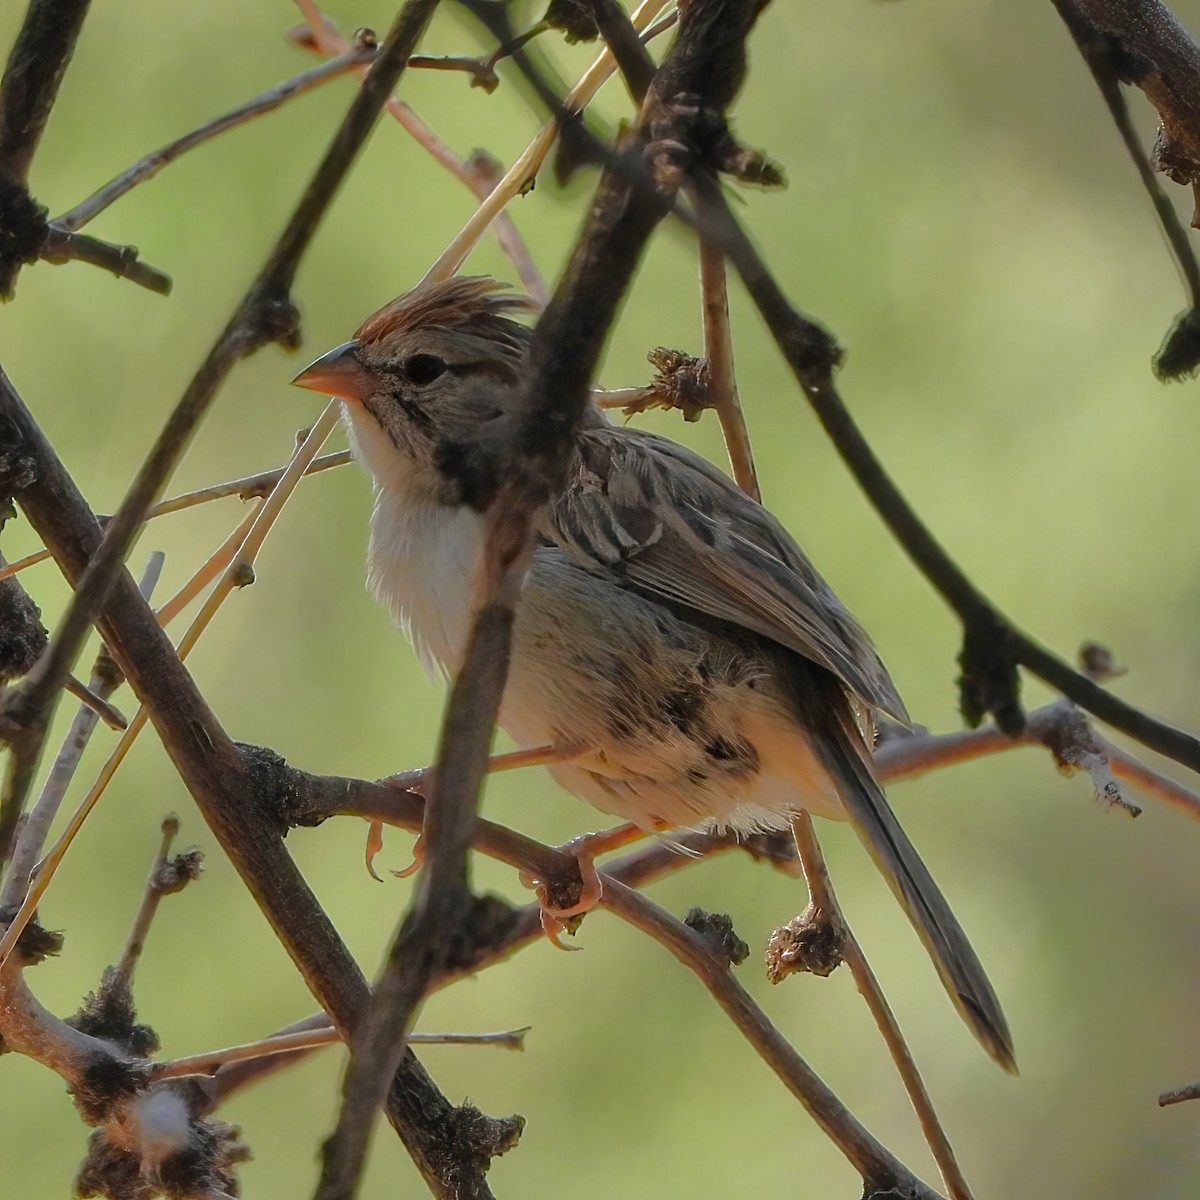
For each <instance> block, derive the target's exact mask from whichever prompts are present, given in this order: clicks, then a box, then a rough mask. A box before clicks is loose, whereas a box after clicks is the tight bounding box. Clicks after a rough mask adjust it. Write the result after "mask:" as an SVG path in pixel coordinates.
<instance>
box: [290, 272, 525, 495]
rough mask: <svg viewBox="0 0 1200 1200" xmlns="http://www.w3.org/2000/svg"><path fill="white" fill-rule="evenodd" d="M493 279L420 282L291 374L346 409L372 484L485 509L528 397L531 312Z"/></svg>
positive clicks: (523, 303)
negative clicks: (503, 447)
mask: <svg viewBox="0 0 1200 1200" xmlns="http://www.w3.org/2000/svg"><path fill="white" fill-rule="evenodd" d="M504 286H505V285H504V284H501V283H499V282H497V281H496V280H495V279H491V278H489V277H486V276H470V277H460V278H455V279H449V280H445V281H443V282H440V283H422V284H419V285H418V286H417V287H415V288H413V289H412V291H410V292H406V293H405V294H404V295H403V296H400V297H398V298H397V299H395V300H393V301H392V302H391V303H390V304H387V305H385V306H384V307H383V308H381V309H380V310H379V311H378V312H377V313H375V314H374V315H373V316H371V317H368V318H367V320H366V321H364V322H363V323H362V325H360V326H359V328H358V330H357V331H356V332H355V334H354V337H353V338H352V339H351V340H350V341H348V342H343V343H342V344H341V345H340V346H335V347H334V348H333V349H332V350H330V351H329V352H328V353H327V354H323V355H322V356H321V357H320V358H318V359H317V360H316V361H315V362H313V363H310V364H309V365H308V366H307V367H305V368H304V370H303V371H301V372H300V374H299V375H297V376H296V378H295V379H293V380H292V382H293V383H294V384H296V385H297V386H299V387H305V388H311V389H312V390H313V391H317V392H322V393H324V394H325V395H327V396H337V397H338V398H339V399H341V400H342V401H343V402H344V409H345V413H346V417H347V422H348V425H349V428H350V434H351V439H352V441H353V443H354V446H355V452H356V454H357V456H358V457H359V459H360V460H361V461H362V462H363V464H364V465H365V466H366V467H367V469H368V470H369V471H370V472H371V474H372V475H373V476H374V477H375V480H376V483H377V485H378V486H379V487H380V488H382V489H384V490H385V491H395V492H399V493H402V494H404V495H405V496H406V497H409V498H411V499H413V500H420V501H424V502H432V503H439V504H454V505H457V504H463V503H466V504H472V505H474V504H476V502H477V500H479V501H480V503H482V498H483V495H484V493H485V492H487V491H489V490H490V486H491V483H492V481H489V480H486V479H483V478H480V477H479V476H480V473H481V471H484V470H485V467H484V466H483V464H484V463H487V462H490V461H491V460H492V457H493V456H491V455H489V454H480V453H478V452H477V451H478V450H479V449H480V448H481V447H482V445H483V444H484V443H486V442H494V441H496V440H498V439H500V438H503V436H505V433H506V430H505V427H506V426H508V425H509V424H511V420H512V418H513V416H514V414H515V413H516V412H517V411H518V409H519V407H520V402H521V395H522V389H523V386H524V383H525V379H526V376H527V363H528V353H529V343H530V337H531V333H530V330H529V329H528V328H527V327H526V326H524V325H521V324H519V323H518V322H517V321H514V320H513V319H512V317H511V316H510V315H509V314H510V313H513V312H516V311H520V310H526V311H528V310H530V309H532V308H534V307H535V305H534V303H533V301H531V300H530V299H529V298H528V297H526V296H514V295H504V294H503V292H502V289H503V288H504Z"/></svg>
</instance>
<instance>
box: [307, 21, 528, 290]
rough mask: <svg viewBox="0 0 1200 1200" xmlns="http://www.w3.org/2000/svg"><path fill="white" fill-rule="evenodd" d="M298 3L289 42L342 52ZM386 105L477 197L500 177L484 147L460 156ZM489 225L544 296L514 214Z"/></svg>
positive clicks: (392, 101) (338, 38)
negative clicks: (298, 20) (296, 25)
mask: <svg viewBox="0 0 1200 1200" xmlns="http://www.w3.org/2000/svg"><path fill="white" fill-rule="evenodd" d="M297 5H298V7H299V8H300V11H301V12H302V13H303V14H304V17H305V20H306V21H307V22H308V26H307V28H306V29H305V28H302V32H303V33H304V34H306V35H307V36H305V37H304V38H300V37H293V40H294V41H296V42H297V44H298V45H303V46H306V47H309V48H311V49H313V50H316V51H318V52H319V53H321V54H344V53H345V52H346V47H347V45H348V43H347V42H346V40H345V38H343V37H342V35H341V34H340V33H338V31H337V29H336V27H335V26H334V25H333V22H332V21H330V20H329V18H328V17H326V16H324V14H323V13H322V12H321V10H320V8H318V6H317V5H316V3H315V0H297ZM470 61H471V62H473V63H474V64H475V66H476V67H478V68H481V69H482V70H483V71H484V72H485V74H486V75H487V77H489V78H490V79H491V80H494V79H495V73H494V71H492V68H491V66H490V65H488V64H483V63H480V62H479V60H477V59H472V60H470ZM409 65H410V66H414V67H415V66H419V65H422V63H421V60H420V57H419V56H417V57H415V58H413V59H410V60H409ZM424 65H429V62H428V60H425V63H424ZM489 90H490V89H489ZM385 107H386V108H387V111H388V113H389V114H390V115H391V116H393V117H394V118H395V119H396V120H397V121H398V122H399V124H400V126H401V128H403V129H404V130H405V131H406V132H407V133H408V134H409V135H410V136H411V137H412V138H413V140H414V141H416V142H417V144H418V145H420V146H423V147H424V148H425V149H426V150H427V151H428V152H429V153H430V155H432V157H433V158H434V160H435V161H436V162H439V163H440V164H441V165H442V166H443V167H445V168H446V170H447V171H449V172H450V173H451V174H452V175H453V176H454V177H455V178H457V179H461V180H462V182H463V183H465V184H466V185H467V187H469V188H470V189H471V191H472V192H474V194H475V195H476V196H477V197H478V198H479V199H480V200H484V199H486V198H487V197H488V195H490V194H491V192H492V190H493V189H494V188H495V187H496V185H497V183H498V182H499V180H500V179H501V176H502V172H501V171H500V169H499V164H498V163H497V162H496V161H495V160H494V159H493V158H491V156H490V155H488V154H487V153H486V152H485V151H482V150H475V151H473V152H472V153H471V155H470V157H469V158H467V159H465V160H464V159H462V158H461V157H460V156H459V155H458V154H456V153H455V152H454V151H453V150H452V149H451V148H450V147H449V146H448V145H446V143H445V142H443V141H442V139H441V138H440V137H438V136H437V134H436V133H434V132H433V130H432V129H430V128H429V126H428V125H427V124H426V123H425V122H424V121H423V120H422V119H421V118H420V117H419V116H418V115H417V114H416V113H415V112H414V111H413V110H412V108H411V107H410V106H409V105H408V104H406V103H405V102H404V101H403V100H399V99H397V98H396V97H395V96H390V97H389V98H388V101H387V104H386V105H385ZM492 229H493V232H494V233H495V235H496V240H497V241H498V242H499V243H500V249H501V250H503V251H504V253H505V255H507V257H508V259H509V261H510V262H511V263H512V265H513V269H514V270H515V271H516V272H517V277H518V278H519V279H520V280H521V283H522V285H523V286H524V288H525V290H526V291H527V292H528V293H529V294H530V295H531V296H532V297H533V298H534V299H535V300H538V301H539V302H544V301H545V300H546V298H547V295H548V293H547V291H546V285H545V283H544V282H543V280H542V276H541V272H540V271H538V269H537V266H536V265H535V264H534V261H533V259H532V257H531V256H530V254H529V251H528V250H527V249H526V247H525V243H524V241H522V239H521V235H520V234H519V233H518V232H517V227H516V225H515V224H514V223H513V219H512V217H510V216H509V215H508V213H506V212H501V213H499V214H498V215H497V216H496V220H495V223H494V224H493V226H492Z"/></svg>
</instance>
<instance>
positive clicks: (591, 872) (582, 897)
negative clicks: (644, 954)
mask: <svg viewBox="0 0 1200 1200" xmlns="http://www.w3.org/2000/svg"><path fill="white" fill-rule="evenodd" d="M564 849H567V850H568V851H569V850H570V843H568V845H567V846H566V847H564ZM573 857H574V859H575V861H576V863H578V864H579V878H580V881H581V886H580V889H579V899H578V900H577V901H576V902H575V903H574V904H571V905H567V906H566V907H559V906H558V905H556V904H554V903H553V902H552V901H551V899H550V889H549V887H548V886H547V884H546V883H545V882H543V881H542V880H539V879H534V878H532V877H530V876H529V875H527V874H525V873H522V875H521V881H522V882H523V883H524V884H525V885H526V886H531V887H532V888H533V891H534V895H535V896H536V897H537V902H538V908H539V909H540V910H541V918H542V930H543V932H544V933H545V935H546V937H547V938H549V940H550V941H551V942H552V943H553V944H554V945H555V946H556V947H557V948H558V949H559V950H581V949H583V947H582V946H568V945H566V944H565V943H564V942H563V941H562V939H561V936H560V935H561V934H563V933H571V934H574V932H575V929H576V927H577V925H578V921H576V920H573V918H577V917H582V916H583V915H584V913H587V912H590V911H591V910H592V909H593V908H595V907H596V905H597V904H599V903H600V898H601V896H602V895H603V894H604V887H603V885H602V884H601V882H600V874H599V872H598V871H597V870H596V864H595V863H594V862H593V861H592V859H591V857H590V855H586V854H578V853H576V854H574V855H573Z"/></svg>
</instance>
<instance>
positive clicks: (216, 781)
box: [0, 388, 511, 1200]
mask: <svg viewBox="0 0 1200 1200" xmlns="http://www.w3.org/2000/svg"><path fill="white" fill-rule="evenodd" d="M0 409H2V410H3V412H4V414H5V415H6V417H7V418H8V419H9V420H10V421H12V423H13V427H14V429H15V430H16V431H17V432H18V434H19V436H20V438H21V441H22V443H23V445H24V447H25V449H26V451H27V452H28V453H29V454H30V455H31V456H32V458H33V459H34V460H35V461H36V464H37V472H36V474H37V478H36V481H35V482H34V483H32V484H31V485H30V486H28V487H27V488H25V489H24V490H23V491H22V492H21V494H20V497H19V502H20V505H21V507H22V509H23V510H24V512H25V514H26V516H27V517H28V518H29V520H30V523H31V524H32V525H33V527H34V529H35V531H36V532H37V534H38V536H39V537H41V539H42V541H43V543H44V544H45V545H46V546H48V547H49V548H50V549H51V551H52V552H53V553H54V555H55V557H56V559H57V561H58V562H59V564H60V566H61V567H62V568H63V570H64V573H65V574H66V575H67V577H68V579H70V580H77V579H78V578H79V577H80V575H82V573H83V572H84V570H85V569H86V567H87V564H88V562H89V560H90V556H91V555H92V554H93V553H94V551H95V549H96V547H97V546H98V545H99V543H100V540H101V531H100V528H99V526H98V524H97V523H96V521H95V518H94V517H93V515H92V513H91V510H90V509H89V508H88V506H87V504H86V502H85V501H84V499H83V497H82V496H81V495H80V494H79V492H78V489H76V487H75V485H74V483H73V481H72V480H71V479H70V477H69V476H68V475H67V473H66V471H65V470H64V468H63V466H62V463H61V462H60V461H59V460H58V457H57V455H56V454H55V453H54V451H53V449H52V447H51V446H50V444H49V443H48V442H47V441H46V439H45V436H44V435H43V434H42V432H41V430H40V429H39V428H38V426H37V424H36V422H34V420H33V418H32V417H31V416H30V414H29V412H28V410H27V409H25V407H24V405H23V404H21V402H20V398H19V397H18V396H17V395H16V393H15V392H13V391H12V390H11V388H8V389H4V390H2V391H0ZM101 633H102V635H103V637H104V639H105V641H106V642H107V644H108V645H109V646H110V648H111V649H112V652H113V656H114V658H115V659H116V660H117V662H118V663H119V664H120V666H121V668H122V670H123V671H124V672H125V674H126V675H127V677H128V679H129V682H130V684H131V686H132V687H133V689H134V691H135V693H136V694H137V696H138V698H139V700H141V701H142V703H143V704H144V705H145V706H146V710H147V712H148V713H149V715H150V717H151V719H152V720H153V722H154V724H155V727H156V730H157V732H158V734H159V737H160V739H161V741H162V743H163V745H164V746H165V747H166V749H167V752H168V754H169V755H170V756H171V759H172V761H173V763H174V765H175V768H176V770H177V771H178V772H179V775H180V778H181V779H182V780H183V782H184V784H185V786H186V787H187V788H188V790H189V791H190V792H191V794H192V796H193V797H194V798H195V800H196V802H197V805H198V806H199V808H200V810H201V812H202V813H203V815H204V818H205V820H206V821H207V822H208V824H209V825H210V827H211V828H212V830H213V832H214V834H215V835H216V837H217V839H218V841H219V842H220V843H221V846H222V848H223V850H224V851H225V853H226V855H227V856H228V857H229V859H230V861H231V862H232V863H233V865H234V867H235V868H236V869H237V871H238V873H239V875H241V877H242V879H243V880H244V882H245V883H246V886H247V888H248V889H249V891H250V893H251V895H252V896H253V897H254V899H255V900H256V902H257V903H258V904H259V906H260V907H261V908H262V910H263V912H264V914H265V915H266V916H267V918H268V920H269V921H270V922H271V924H272V926H273V928H274V929H275V931H276V933H277V935H278V937H279V938H280V941H281V942H282V943H283V945H284V947H285V948H286V949H287V951H288V953H289V954H290V955H291V957H292V959H293V961H294V962H295V963H296V965H297V968H298V969H299V971H300V973H301V975H302V977H303V979H304V981H305V983H306V984H307V985H308V987H309V988H310V989H311V991H312V992H313V995H314V996H315V997H316V999H317V1001H318V1002H319V1003H320V1005H321V1006H322V1008H324V1009H325V1010H326V1011H327V1012H328V1013H329V1014H330V1015H331V1017H332V1019H333V1020H334V1022H335V1024H336V1025H337V1027H338V1028H339V1029H340V1030H342V1032H343V1034H348V1033H349V1031H350V1030H351V1029H352V1028H353V1027H354V1025H355V1023H356V1021H357V1020H358V1018H359V1016H360V1014H361V1013H362V1012H363V1011H364V1010H365V1008H366V1005H367V1003H368V999H369V991H368V988H367V983H366V980H365V979H364V978H363V975H362V972H361V971H360V970H359V967H358V964H357V963H356V962H355V961H354V958H353V957H352V956H351V954H350V953H349V951H348V950H347V949H346V947H345V945H344V943H343V942H342V941H341V939H340V938H339V937H338V935H337V931H336V930H335V929H334V928H333V926H332V924H331V923H330V921H329V918H328V917H327V915H326V914H325V912H324V910H323V909H322V908H321V906H320V904H319V903H318V902H317V900H316V898H315V897H314V896H313V894H312V892H311V891H310V890H309V888H308V886H307V884H306V883H305V881H304V879H303V877H302V876H301V874H300V873H299V871H298V870H297V869H296V866H295V864H294V863H293V862H292V860H291V857H290V856H289V855H288V853H287V850H286V848H285V847H284V846H283V844H282V841H281V838H280V831H281V827H280V824H279V821H278V818H277V816H274V815H271V812H270V809H271V807H272V805H275V804H277V803H278V801H277V799H276V797H275V787H276V783H277V779H276V774H275V772H276V769H277V760H276V759H274V758H273V757H272V756H271V755H269V754H267V753H265V752H261V751H260V752H254V753H250V752H247V751H242V750H239V748H238V747H237V746H235V745H234V744H233V742H232V741H231V740H230V738H229V736H228V734H227V733H226V732H225V730H224V729H223V728H222V727H221V724H220V722H219V721H218V720H217V718H216V716H215V715H214V714H213V713H212V711H211V709H209V707H208V706H207V704H206V703H205V701H204V699H203V697H202V696H201V695H200V693H199V692H198V691H197V689H196V686H195V683H194V681H193V680H192V678H191V676H190V675H188V673H187V672H186V670H184V668H183V666H182V664H181V663H180V661H179V657H178V655H177V654H176V652H175V649H174V647H173V646H172V645H171V643H170V641H169V640H168V638H167V637H166V635H165V634H164V632H163V631H162V629H161V628H160V627H159V624H158V621H157V620H156V619H155V616H154V614H153V612H152V611H151V610H150V608H149V606H148V605H147V604H146V602H145V600H144V599H143V598H142V597H141V596H140V595H139V594H138V592H137V590H136V588H135V587H134V586H133V583H132V581H131V580H130V579H129V578H128V576H127V575H126V574H124V573H123V572H122V573H120V574H118V576H117V578H116V581H115V583H114V585H113V589H112V592H111V594H110V595H109V597H108V599H107V601H106V603H105V607H104V610H103V614H102V620H101ZM459 1112H460V1110H458V1109H456V1108H454V1106H452V1105H451V1104H450V1103H449V1102H448V1101H447V1100H446V1098H445V1097H444V1096H443V1095H442V1094H441V1093H440V1092H439V1091H438V1089H437V1087H436V1086H435V1085H434V1083H433V1081H432V1080H431V1079H430V1078H429V1076H428V1074H427V1073H426V1072H425V1070H424V1068H423V1067H422V1066H421V1064H420V1063H419V1062H418V1061H417V1060H416V1058H415V1057H413V1056H412V1055H411V1054H409V1055H407V1056H406V1057H405V1059H404V1061H403V1062H402V1064H401V1067H400V1070H399V1072H398V1075H397V1081H396V1086H394V1087H393V1089H392V1091H391V1093H390V1095H389V1099H388V1116H389V1118H390V1119H391V1121H392V1123H393V1125H394V1126H395V1127H396V1129H397V1131H398V1132H399V1133H400V1136H401V1138H402V1140H403V1141H404V1144H405V1146H406V1147H407V1148H408V1150H409V1152H410V1154H412V1156H413V1159H414V1161H415V1162H416V1164H417V1167H418V1169H419V1170H420V1172H421V1174H422V1176H423V1177H424V1178H425V1179H426V1181H427V1182H428V1183H429V1185H430V1187H431V1189H432V1190H433V1191H434V1193H435V1194H436V1195H438V1196H441V1197H446V1198H447V1200H449V1198H450V1197H452V1196H455V1195H456V1192H455V1189H458V1192H457V1195H461V1196H464V1197H467V1196H479V1197H484V1196H487V1195H489V1192H488V1190H487V1186H486V1184H485V1183H484V1171H485V1169H486V1164H487V1158H488V1155H489V1152H494V1153H500V1152H502V1149H503V1148H504V1146H503V1145H500V1144H499V1139H500V1138H501V1137H502V1136H503V1135H505V1134H507V1135H508V1137H509V1141H508V1143H506V1144H511V1133H510V1132H509V1130H508V1127H504V1126H503V1125H502V1123H497V1125H498V1128H497V1130H496V1136H497V1143H495V1144H488V1143H483V1142H481V1141H480V1140H479V1139H476V1140H474V1141H471V1142H470V1144H469V1145H468V1144H464V1143H463V1142H461V1141H457V1140H455V1139H456V1129H457V1128H458V1122H459V1120H460V1119H465V1118H460V1117H459V1116H458V1114H459ZM467 1115H468V1117H470V1119H472V1120H474V1119H476V1118H477V1117H478V1114H477V1113H475V1112H474V1110H471V1112H470V1113H468V1114H467Z"/></svg>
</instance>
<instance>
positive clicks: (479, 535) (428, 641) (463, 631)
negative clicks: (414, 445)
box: [367, 491, 483, 675]
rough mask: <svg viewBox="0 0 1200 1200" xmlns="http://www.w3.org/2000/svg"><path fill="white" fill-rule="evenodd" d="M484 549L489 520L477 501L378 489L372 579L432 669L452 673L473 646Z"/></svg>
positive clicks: (369, 578) (369, 579) (377, 593)
mask: <svg viewBox="0 0 1200 1200" xmlns="http://www.w3.org/2000/svg"><path fill="white" fill-rule="evenodd" d="M482 549H483V526H482V521H481V520H480V518H479V515H478V514H477V513H475V512H474V511H472V510H471V509H469V508H466V507H462V508H447V507H444V506H440V505H433V504H412V503H411V502H406V501H402V500H399V499H398V498H396V497H394V496H392V495H390V494H389V493H388V492H386V491H380V492H379V493H378V495H377V497H376V501H375V511H374V513H373V514H372V516H371V543H370V550H369V567H368V574H367V583H368V586H369V587H370V589H371V591H372V592H373V593H374V595H375V597H376V598H377V599H378V600H379V601H380V602H381V603H383V604H386V605H387V606H388V608H390V609H391V612H392V616H393V618H394V619H395V621H396V622H397V624H399V625H400V626H402V627H403V628H404V629H405V631H406V632H407V633H408V635H409V637H410V638H411V640H412V643H413V646H414V647H415V649H416V651H417V654H418V655H419V656H420V659H421V663H422V665H423V666H424V667H425V669H426V670H427V671H429V672H430V673H431V674H437V673H442V674H446V675H451V674H453V673H454V672H455V671H456V670H457V668H458V665H459V662H460V661H461V659H462V655H463V653H464V651H465V650H466V645H467V638H468V637H469V636H470V632H471V613H472V596H473V594H474V591H475V578H476V573H477V572H478V570H479V565H480V560H481V555H482Z"/></svg>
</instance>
